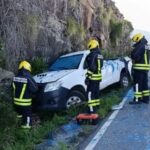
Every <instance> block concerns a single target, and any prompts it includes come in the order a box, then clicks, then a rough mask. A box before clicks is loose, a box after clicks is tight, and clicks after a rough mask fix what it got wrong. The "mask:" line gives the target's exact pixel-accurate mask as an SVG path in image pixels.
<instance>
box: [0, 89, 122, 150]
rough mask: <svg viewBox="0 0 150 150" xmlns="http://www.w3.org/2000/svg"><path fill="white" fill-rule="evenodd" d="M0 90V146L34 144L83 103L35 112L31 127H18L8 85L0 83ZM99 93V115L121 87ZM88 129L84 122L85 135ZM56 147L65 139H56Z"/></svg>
mask: <svg viewBox="0 0 150 150" xmlns="http://www.w3.org/2000/svg"><path fill="white" fill-rule="evenodd" d="M0 91H1V92H0V150H32V149H35V146H36V145H37V144H39V143H41V142H42V140H43V139H44V138H46V136H47V135H48V134H49V133H51V132H52V131H54V130H55V129H57V128H58V127H59V126H61V125H63V124H65V123H67V122H69V121H70V120H72V118H74V117H75V116H76V115H77V114H78V113H79V112H82V110H83V109H85V107H86V106H80V107H78V108H72V109H70V110H68V111H63V112H57V113H52V112H41V113H38V115H39V116H40V122H35V123H34V126H33V128H32V130H30V131H28V130H23V129H20V128H19V124H20V120H17V119H16V113H15V112H14V110H13V105H12V100H11V92H10V88H2V87H1V89H0ZM6 93H7V94H6ZM101 93H102V95H101V107H100V108H99V110H98V113H99V115H100V116H101V119H103V118H105V117H106V116H107V115H108V114H109V113H110V112H111V107H112V105H114V104H117V103H119V102H120V100H121V99H122V93H124V90H123V89H120V88H116V87H115V88H113V87H112V88H108V89H106V90H103V91H102V92H101ZM90 131H91V130H90V126H88V127H87V126H85V136H87V135H88V134H90ZM60 149H61V150H63V149H64V150H66V149H68V148H67V145H66V144H65V143H60Z"/></svg>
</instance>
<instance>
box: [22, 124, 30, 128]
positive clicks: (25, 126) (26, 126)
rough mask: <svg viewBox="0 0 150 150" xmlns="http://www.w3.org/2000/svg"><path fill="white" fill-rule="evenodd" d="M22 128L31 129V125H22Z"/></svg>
mask: <svg viewBox="0 0 150 150" xmlns="http://www.w3.org/2000/svg"><path fill="white" fill-rule="evenodd" d="M21 128H22V129H31V126H30V125H21Z"/></svg>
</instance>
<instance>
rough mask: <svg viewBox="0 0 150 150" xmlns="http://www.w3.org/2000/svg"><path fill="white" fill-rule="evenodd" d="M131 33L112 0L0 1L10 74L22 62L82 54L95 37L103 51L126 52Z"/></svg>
mask: <svg viewBox="0 0 150 150" xmlns="http://www.w3.org/2000/svg"><path fill="white" fill-rule="evenodd" d="M131 30H132V25H131V23H130V22H128V21H126V20H124V17H123V15H122V14H121V13H120V12H119V10H118V9H117V8H116V6H115V4H114V2H112V1H111V0H1V1H0V37H1V39H0V40H1V43H3V45H4V48H3V53H2V55H4V56H3V57H4V58H5V67H6V68H7V69H9V70H14V69H15V68H16V67H17V64H18V61H20V60H22V59H28V60H32V59H34V58H36V57H42V58H43V59H44V60H45V61H50V60H52V59H54V58H56V57H57V56H59V55H61V54H62V53H67V52H71V51H79V50H83V49H85V48H86V43H87V40H88V39H89V38H90V37H91V36H93V35H96V36H98V37H100V38H102V39H103V48H104V49H111V50H118V51H119V50H120V48H121V51H122V50H127V49H128V46H129V43H128V40H127V39H128V36H129V33H130V31H131ZM0 54H1V53H0ZM0 58H1V57H0Z"/></svg>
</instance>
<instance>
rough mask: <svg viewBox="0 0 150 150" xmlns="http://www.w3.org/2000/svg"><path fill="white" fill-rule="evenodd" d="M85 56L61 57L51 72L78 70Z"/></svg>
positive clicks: (50, 69)
mask: <svg viewBox="0 0 150 150" xmlns="http://www.w3.org/2000/svg"><path fill="white" fill-rule="evenodd" d="M82 56H83V54H78V55H73V56H66V57H59V58H58V59H57V60H56V61H55V62H54V63H53V64H52V65H51V66H50V67H49V69H48V70H49V71H58V70H67V69H77V68H78V67H79V64H80V62H81V59H82Z"/></svg>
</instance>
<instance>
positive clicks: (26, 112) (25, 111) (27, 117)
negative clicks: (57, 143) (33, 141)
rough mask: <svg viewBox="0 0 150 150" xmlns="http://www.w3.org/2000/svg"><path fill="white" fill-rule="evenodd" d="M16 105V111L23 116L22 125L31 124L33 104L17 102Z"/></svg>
mask: <svg viewBox="0 0 150 150" xmlns="http://www.w3.org/2000/svg"><path fill="white" fill-rule="evenodd" d="M14 107H15V111H16V112H17V114H18V115H20V116H22V123H21V125H25V126H26V125H27V126H31V123H32V118H31V116H32V107H31V106H19V105H15V104H14Z"/></svg>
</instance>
